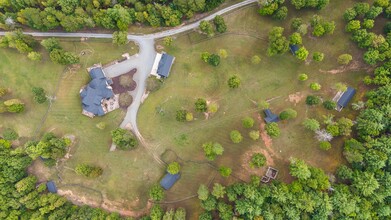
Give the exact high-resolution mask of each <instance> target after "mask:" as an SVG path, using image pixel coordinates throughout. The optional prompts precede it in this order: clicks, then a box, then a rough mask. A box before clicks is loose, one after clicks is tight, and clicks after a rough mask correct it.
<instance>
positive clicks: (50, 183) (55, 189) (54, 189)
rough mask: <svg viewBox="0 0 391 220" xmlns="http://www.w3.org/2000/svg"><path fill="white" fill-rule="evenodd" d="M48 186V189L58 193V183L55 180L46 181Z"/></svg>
mask: <svg viewBox="0 0 391 220" xmlns="http://www.w3.org/2000/svg"><path fill="white" fill-rule="evenodd" d="M46 187H47V188H48V191H49V192H51V193H57V187H56V184H54V182H53V181H49V182H47V183H46Z"/></svg>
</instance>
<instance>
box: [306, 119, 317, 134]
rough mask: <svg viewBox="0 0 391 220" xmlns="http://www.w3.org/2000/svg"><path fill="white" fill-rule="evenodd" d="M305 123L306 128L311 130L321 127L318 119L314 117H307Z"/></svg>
mask: <svg viewBox="0 0 391 220" xmlns="http://www.w3.org/2000/svg"><path fill="white" fill-rule="evenodd" d="M303 125H304V127H305V128H306V129H308V130H310V131H316V130H319V129H320V124H319V122H318V121H317V120H316V119H313V118H306V119H305V120H304V121H303Z"/></svg>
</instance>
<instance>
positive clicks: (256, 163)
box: [250, 153, 266, 168]
mask: <svg viewBox="0 0 391 220" xmlns="http://www.w3.org/2000/svg"><path fill="white" fill-rule="evenodd" d="M265 164H266V157H265V155H263V154H261V153H255V154H253V155H252V156H251V162H250V166H251V167H253V168H254V167H257V168H259V167H262V166H264V165H265Z"/></svg>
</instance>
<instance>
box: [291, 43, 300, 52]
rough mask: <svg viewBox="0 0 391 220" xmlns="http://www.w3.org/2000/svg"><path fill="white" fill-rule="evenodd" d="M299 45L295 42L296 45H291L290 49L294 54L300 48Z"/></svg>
mask: <svg viewBox="0 0 391 220" xmlns="http://www.w3.org/2000/svg"><path fill="white" fill-rule="evenodd" d="M299 49H300V48H299V45H297V44H295V45H292V44H291V45H289V50H291V52H292V54H293V55H296V52H297V51H298V50H299Z"/></svg>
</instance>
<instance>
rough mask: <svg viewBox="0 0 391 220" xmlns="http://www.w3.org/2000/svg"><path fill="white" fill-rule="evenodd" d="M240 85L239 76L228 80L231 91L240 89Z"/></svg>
mask: <svg viewBox="0 0 391 220" xmlns="http://www.w3.org/2000/svg"><path fill="white" fill-rule="evenodd" d="M240 83H241V81H240V78H239V77H238V76H237V75H233V76H231V77H230V78H229V79H228V86H229V88H231V89H236V88H239V86H240Z"/></svg>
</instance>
